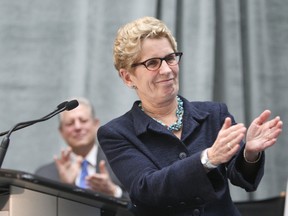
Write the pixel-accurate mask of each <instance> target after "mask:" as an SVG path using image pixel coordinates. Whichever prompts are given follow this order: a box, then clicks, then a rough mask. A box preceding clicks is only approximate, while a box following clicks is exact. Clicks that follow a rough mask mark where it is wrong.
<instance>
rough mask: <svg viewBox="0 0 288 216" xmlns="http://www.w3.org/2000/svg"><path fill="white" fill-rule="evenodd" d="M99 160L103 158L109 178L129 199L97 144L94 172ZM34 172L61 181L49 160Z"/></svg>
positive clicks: (53, 164) (125, 197) (123, 196)
mask: <svg viewBox="0 0 288 216" xmlns="http://www.w3.org/2000/svg"><path fill="white" fill-rule="evenodd" d="M101 160H105V162H106V168H107V170H108V172H109V174H110V177H111V180H112V181H113V182H114V183H115V184H116V185H118V186H120V187H121V189H122V191H123V195H122V198H124V199H129V195H128V193H127V191H125V189H124V188H123V186H122V185H121V183H120V182H119V180H118V178H117V177H116V176H115V174H114V172H113V171H112V169H111V167H110V165H109V163H108V161H107V158H106V157H105V154H104V152H103V150H102V149H101V147H100V146H98V151H97V167H96V170H95V171H96V172H97V171H98V170H99V162H100V161H101ZM35 174H36V175H38V176H42V177H45V178H48V179H51V180H54V181H58V182H61V181H60V177H59V174H58V170H57V167H56V165H55V163H54V162H51V163H49V164H46V165H43V166H41V167H39V168H38V169H37V170H36V171H35Z"/></svg>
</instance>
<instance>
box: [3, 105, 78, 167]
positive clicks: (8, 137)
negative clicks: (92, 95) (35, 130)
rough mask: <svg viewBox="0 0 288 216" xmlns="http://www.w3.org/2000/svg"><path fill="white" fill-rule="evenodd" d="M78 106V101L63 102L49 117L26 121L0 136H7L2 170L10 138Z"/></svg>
mask: <svg viewBox="0 0 288 216" xmlns="http://www.w3.org/2000/svg"><path fill="white" fill-rule="evenodd" d="M78 104H79V103H78V101H77V100H72V101H69V102H67V101H65V102H62V103H61V104H59V105H58V106H57V108H56V109H55V110H54V111H53V112H51V113H49V114H48V115H46V116H43V117H42V118H40V119H35V120H31V121H25V122H20V123H17V124H16V125H14V126H13V127H12V128H11V129H10V130H9V131H5V132H3V133H1V134H0V136H3V135H5V134H7V135H6V136H5V137H4V138H3V140H2V142H1V145H0V168H1V166H2V163H3V160H4V158H5V155H6V152H7V149H8V147H9V143H10V136H11V134H12V133H13V132H14V131H16V130H19V129H22V128H25V127H28V126H30V125H33V124H35V123H38V122H43V121H46V120H48V119H50V118H52V117H53V116H55V115H57V114H59V113H61V112H63V111H65V110H67V111H69V110H72V109H74V108H76V107H77V106H78Z"/></svg>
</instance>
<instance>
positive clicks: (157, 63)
mask: <svg viewBox="0 0 288 216" xmlns="http://www.w3.org/2000/svg"><path fill="white" fill-rule="evenodd" d="M182 55H183V53H182V52H175V53H170V54H168V55H166V56H165V57H164V58H150V59H147V60H146V61H143V62H139V63H135V64H132V65H131V67H137V66H139V65H144V66H145V67H146V68H147V70H150V71H155V70H158V69H159V68H160V67H161V65H162V61H163V60H165V61H166V63H167V64H168V65H169V66H174V65H177V64H178V63H179V62H180V60H181V57H182Z"/></svg>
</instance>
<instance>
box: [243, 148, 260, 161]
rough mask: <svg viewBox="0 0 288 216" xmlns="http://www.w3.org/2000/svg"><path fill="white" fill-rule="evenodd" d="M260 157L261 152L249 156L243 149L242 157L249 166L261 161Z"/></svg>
mask: <svg viewBox="0 0 288 216" xmlns="http://www.w3.org/2000/svg"><path fill="white" fill-rule="evenodd" d="M261 155H262V152H258V153H257V154H255V155H252V156H251V155H248V154H247V152H246V149H244V151H243V157H244V160H245V162H246V163H250V164H253V163H257V162H258V161H259V160H260V159H261Z"/></svg>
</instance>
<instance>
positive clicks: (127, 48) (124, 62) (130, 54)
mask: <svg viewBox="0 0 288 216" xmlns="http://www.w3.org/2000/svg"><path fill="white" fill-rule="evenodd" d="M163 37H164V38H167V39H168V40H169V42H170V44H171V46H172V48H173V50H174V51H175V52H176V51H177V43H176V40H175V38H174V37H173V35H172V33H171V31H170V30H169V29H168V27H167V26H166V25H165V24H164V23H163V22H162V21H161V20H158V19H156V18H154V17H143V18H140V19H137V20H134V21H133V22H130V23H128V24H126V25H124V26H122V27H121V28H120V29H119V30H118V32H117V35H116V39H115V42H114V50H113V51H114V66H115V68H116V70H117V71H118V72H119V70H120V69H121V68H123V69H126V70H129V71H131V65H132V64H134V63H136V62H137V61H139V59H140V55H141V48H142V42H143V40H145V39H146V38H156V39H157V38H163Z"/></svg>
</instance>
